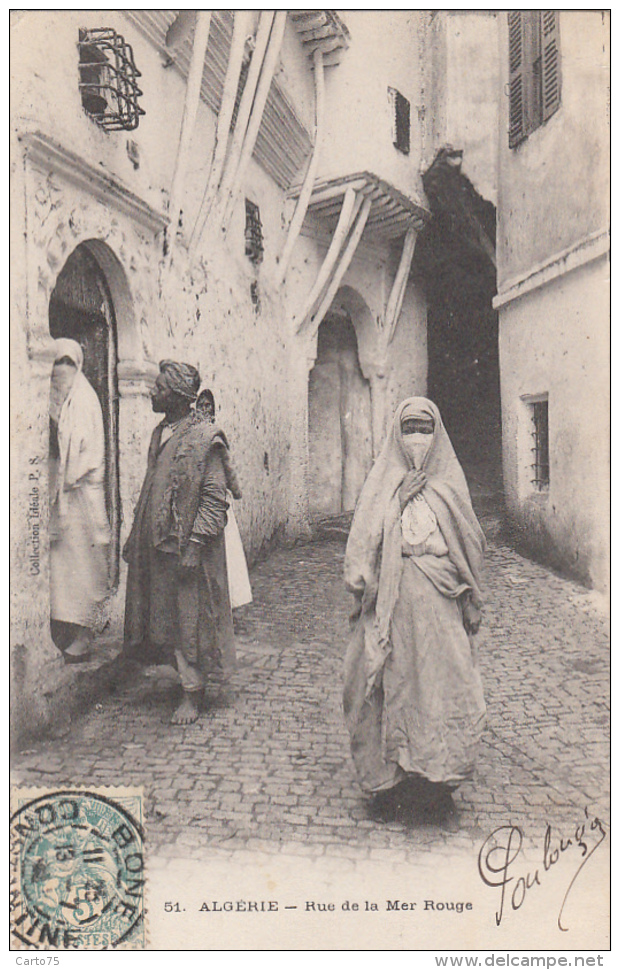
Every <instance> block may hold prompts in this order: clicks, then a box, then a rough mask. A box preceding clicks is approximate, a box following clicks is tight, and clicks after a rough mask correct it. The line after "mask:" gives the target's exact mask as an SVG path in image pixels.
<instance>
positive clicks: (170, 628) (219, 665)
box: [123, 412, 235, 680]
mask: <svg viewBox="0 0 620 970" xmlns="http://www.w3.org/2000/svg"><path fill="white" fill-rule="evenodd" d="M165 427H166V424H165V422H162V424H160V425H158V427H157V428H155V431H154V432H153V436H152V438H151V444H150V447H149V454H148V465H147V472H146V477H145V480H144V484H143V486H142V491H141V494H140V498H139V500H138V505H137V507H136V513H135V518H134V524H133V528H132V530H131V534H130V536H129V539H128V540H127V543H126V545H125V549H124V552H123V555H124V558H125V559H126V561H127V562H128V563H129V573H128V577H127V599H126V608H125V650H126V653H127V655H128V656H130V657H131V656H133V657H134V658H136V659H139V660H141V661H142V662H144V663H166V662H171V660H172V657H173V656H174V651H181V653H182V654H183V658H184V660H185V661H186V662H187V664H190V665H192V666H193V667H195V668H196V669H197V670H199V671H200V673H201V674H202V675H203V677H204V678H208V679H212V680H213V679H214V680H221V679H225V678H226V677H227V676H228V675H229V674H230V673H231V672H232V670H233V669H234V664H235V648H234V632H233V623H232V613H231V607H230V597H229V591H228V579H227V571H226V551H225V545H224V527H225V525H226V508H227V503H226V467H225V462H226V458H227V442H226V437H225V435H224V434H223V432H222V431H220V430H218V429H217V428H215V427H214V426H213V425H209V424H207V423H206V422H205V421H203V420H202V419H201V418H200V417H199V416H198V415H196V414H195V412H191V414H190V415H188V417H187V418H184V419H183V420H182V421H181V423H180V424H179V425H178V426H177V427H176V428H175V429H174V431H173V433H172V435H171V437H170V438H169V439H168V440H167V441H165V442H164V444H163V445H162V444H161V439H162V433H163V431H164V429H165ZM190 542H198V543H200V545H199V547H198V548H199V552H200V555H199V559H200V565H199V566H195V567H193V568H187V567H185V566H184V563H185V562H186V561H187V554H188V550H189V544H190Z"/></svg>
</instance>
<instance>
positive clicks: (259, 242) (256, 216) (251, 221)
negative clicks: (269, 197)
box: [245, 199, 264, 265]
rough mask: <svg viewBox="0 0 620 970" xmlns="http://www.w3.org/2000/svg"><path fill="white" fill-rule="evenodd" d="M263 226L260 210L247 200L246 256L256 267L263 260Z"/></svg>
mask: <svg viewBox="0 0 620 970" xmlns="http://www.w3.org/2000/svg"><path fill="white" fill-rule="evenodd" d="M263 251H264V246H263V226H262V223H261V221H260V209H259V208H258V206H257V205H256V203H254V202H250V200H249V199H246V200H245V255H246V256H247V257H248V258H249V259H250V260H251V261H252V262H253V263H254V264H255V265H256V264H258V263H261V262H262V259H263Z"/></svg>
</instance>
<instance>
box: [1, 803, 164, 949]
mask: <svg viewBox="0 0 620 970" xmlns="http://www.w3.org/2000/svg"><path fill="white" fill-rule="evenodd" d="M142 819H143V812H142V790H141V789H131V788H99V789H98V788H93V789H89V790H84V789H72V788H67V789H49V790H45V789H41V788H37V789H24V788H18V789H14V790H13V792H12V795H11V820H10V860H11V896H10V924H11V947H12V948H13V949H25V948H28V949H43V950H106V949H118V948H123V949H143V948H144V947H145V940H146V926H145V910H144V887H145V876H144V832H143V825H142Z"/></svg>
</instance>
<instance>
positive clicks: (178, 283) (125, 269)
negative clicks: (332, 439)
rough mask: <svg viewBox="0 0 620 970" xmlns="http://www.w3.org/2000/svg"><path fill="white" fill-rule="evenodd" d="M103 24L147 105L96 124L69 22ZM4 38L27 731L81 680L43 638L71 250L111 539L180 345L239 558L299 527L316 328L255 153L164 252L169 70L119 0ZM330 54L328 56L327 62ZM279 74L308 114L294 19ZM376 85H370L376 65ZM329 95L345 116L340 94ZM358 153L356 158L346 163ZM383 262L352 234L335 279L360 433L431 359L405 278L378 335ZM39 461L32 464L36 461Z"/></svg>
mask: <svg viewBox="0 0 620 970" xmlns="http://www.w3.org/2000/svg"><path fill="white" fill-rule="evenodd" d="M102 24H105V25H110V26H114V27H115V28H116V29H117V30H119V32H120V33H122V34H123V35H124V36H125V39H126V40H127V41H128V42H130V43H131V44H132V46H133V48H134V55H135V59H136V63H137V64H138V66H139V69H140V70H141V71H142V79H141V86H142V88H143V90H144V92H145V94H144V99H143V100H142V102H141V103H142V105H143V107H145V109H146V111H147V113H146V116H145V117H143V118H142V119H141V122H140V126H139V128H138V129H137V131H135V132H111V133H105V132H103V131H102V130H100V129H99V128H98V127H97V126H96V125H95V124H94V123H93V122H92V120H90V119H89V118H87V117H86V115H85V114H84V112H83V110H82V107H81V103H80V98H79V92H78V87H77V81H78V77H77V50H76V43H77V36H78V28H79V27H80V26H84V27H89V26H101V25H102ZM52 35H53V36H54V41H55V42H54V44H53V45H52V44H49V37H50V36H52ZM12 44H13V48H12V57H13V63H14V64H16V65H18V66H19V72H18V77H17V78H16V82H15V84H14V86H13V104H12V112H13V114H12V118H13V121H14V124H13V136H14V137H13V140H12V156H11V166H12V203H13V204H12V207H11V216H12V230H11V231H12V243H13V249H12V252H13V258H14V262H15V271H14V273H13V274H12V294H11V301H12V303H11V306H12V333H13V340H12V345H11V354H12V360H11V364H12V373H11V378H12V387H13V395H14V396H13V402H12V405H13V406H12V432H11V433H12V442H11V443H12V451H13V467H12V475H13V481H12V486H13V492H12V514H13V530H12V548H11V552H12V564H13V582H12V597H13V600H12V606H13V613H12V616H13V647H12V657H13V676H14V692H13V697H14V701H15V704H16V712H15V720H14V724H15V727H16V730H17V731H19V729H20V727H19V726H20V724H22V725H24V726H26V725H27V727H28V729H29V730H35V729H37V726H41V725H44V724H45V723H48V722H49V720H50V718H52V717H53V716H54V708H55V705H56V706H57V705H58V698H59V696H61V694H62V691H65V694H62V696H63V698H64V699H65V700H66V698H67V697H68V696H69V695H68V694H67V693H66V692H67V691H68V692H69V694H70V693H71V691H75V674H74V671H73V670H72V669H70V668H66V667H64V666H63V664H62V659H61V658H60V657H59V654H58V651H57V649H56V648H55V647H54V645H53V644H52V642H51V639H50V636H49V540H48V518H49V509H48V482H47V454H48V404H49V380H50V375H51V369H52V355H53V345H52V341H51V338H50V336H49V329H48V306H49V298H50V295H51V293H52V291H53V288H54V285H55V283H56V280H57V278H58V274H59V273H60V272H61V270H62V268H63V266H64V264H65V262H66V260H67V258H68V257H69V255H70V254H71V252H73V251H74V250H75V248H76V247H77V246H79V245H81V244H84V245H87V246H88V247H89V250H90V251H91V253H92V254H93V255H94V256H95V258H96V259H97V261H98V262H99V264H100V266H101V268H102V270H103V272H104V274H105V276H106V279H107V281H108V284H109V286H110V289H111V293H112V302H113V304H114V309H115V314H116V322H117V330H118V356H119V360H118V377H119V393H120V416H119V452H120V456H119V457H120V491H121V514H122V526H121V543H122V542H123V541H124V539H125V538H126V536H127V533H128V530H129V528H130V525H131V522H132V518H133V511H134V508H135V504H136V501H137V497H138V493H139V489H140V485H141V482H142V479H143V475H144V469H145V459H146V451H147V448H148V442H149V438H150V434H151V430H152V428H153V427H154V425H155V423H156V420H157V419H156V418H155V416H154V415H153V413H152V410H151V407H150V400H149V388H150V385H151V383H152V381H153V379H154V376H155V374H156V372H157V362H158V361H159V360H160V359H161V358H162V357H173V358H174V357H177V358H180V359H184V360H188V361H191V362H192V363H194V364H196V365H197V366H198V367H199V369H200V371H201V375H202V378H203V383H204V384H205V385H207V386H210V387H211V388H212V389H213V391H214V394H215V398H216V402H217V412H218V420H220V421H221V424H222V426H223V427H224V429H225V431H226V433H227V435H228V436H229V440H230V442H231V445H232V454H233V461H234V463H235V465H236V467H237V469H238V472H239V477H240V480H241V485H242V489H243V500H242V501H241V502H240V503H238V504H237V507H236V509H235V512H236V516H237V519H238V522H239V527H240V530H241V534H242V538H243V541H244V546H245V548H246V553H247V554H248V558H249V559H250V561H251V560H253V559H255V558H256V557H257V556H259V555H260V554H261V550H262V549H263V547H264V546H265V545H266V544H268V543H269V542H270V541H272V539H274V538H275V537H278V536H280V535H286V536H288V537H290V538H294V537H295V536H299V535H300V534H303V533H304V532H305V531H307V529H308V375H309V371H310V370H311V368H312V366H313V364H314V361H315V359H316V335H310V336H309V337H304V338H303V339H302V338H300V337H299V336H297V334H296V328H295V313H296V311H297V310H298V308H299V307H300V305H301V303H302V302H303V298H304V297H305V296H306V294H307V293H308V292H309V291H310V289H311V287H312V284H313V282H314V279H315V278H316V273H317V271H318V268H319V266H320V262H321V260H322V258H323V256H324V252H325V247H324V245H323V244H322V243H319V242H318V241H317V240H315V239H312V238H308V237H300V239H299V241H298V243H297V245H296V247H295V250H294V253H293V257H292V259H291V264H290V269H289V272H288V274H287V280H286V284H285V286H283V287H279V288H277V287H276V285H275V283H274V281H273V274H274V269H275V266H276V258H277V256H278V255H279V253H280V252H281V250H282V246H283V244H284V239H285V229H286V223H285V221H283V218H282V213H283V211H284V193H283V191H282V189H281V188H279V187H278V186H277V185H276V183H275V182H274V181H273V180H272V179H271V178H270V177H269V176H268V175H267V174H266V173H265V172H264V171H263V170H262V169H261V168H260V167H259V166H258V165H257V164H256V163H255V162H254V161H252V162H251V163H250V166H249V168H248V171H247V176H246V180H245V184H244V185H243V186H242V191H241V193H240V197H239V202H238V204H237V206H236V209H235V212H234V216H233V219H232V221H231V224H230V227H229V229H228V232H227V234H226V235H224V234H223V233H221V232H219V231H217V232H215V233H210V234H209V233H207V235H206V236H205V238H204V241H203V245H202V247H201V248H200V249H199V251H198V253H197V254H196V258H195V260H194V261H193V262H192V263H191V264H190V262H189V258H188V253H187V249H186V248H185V246H184V244H183V240H182V237H179V239H177V240H173V242H174V243H175V244H174V246H173V248H172V258H171V259H170V258H166V257H165V252H166V244H169V243H170V232H169V230H168V227H167V216H166V206H167V198H168V193H169V190H170V184H171V179H172V173H173V169H174V163H175V158H176V148H177V144H178V135H179V125H180V119H181V115H182V109H183V103H184V96H185V82H184V81H183V79H182V78H181V77H180V75H179V74H178V73H177V72H176V71H175V70H174V69H168V70H165V69H163V68H162V62H161V58H160V55H159V54H158V53H157V51H156V50H155V49H154V48H153V47H152V46H151V45H150V44H149V43H148V42H147V41H146V40H145V39H144V38H143V37H142V35H141V34H140V33H139V32H138V31H137V30H135V29H134V28H133V26H132V25H131V24H130V23H129V22H128V21H126V20H124V19H123V17H122V14H120V13H115V12H113V11H106V12H105V15H104V14H102V13H101V12H99V13H97V12H95V11H87V12H81V13H73V12H64V13H62V14H59V13H55V14H54V13H48V12H29V13H27V14H25V15H24V16H22V17H21V18H17V25H16V27H15V28H14V30H13V40H12ZM403 44H404V41H403ZM295 45H297V48H296V47H295ZM401 47H402V44H401ZM403 49H404V48H403ZM369 50H370V49H369V48H368V49H367V50H366V55H365V56H370V54H369ZM348 53H350V52H347V55H348ZM382 57H383V58H385V50H384V51H383V54H382ZM339 70H340V68H334V69H330V71H332V79H333V78H335V77H336V72H338V71H339ZM280 73H281V79H282V78H286V81H287V85H288V84H290V90H289V89H288V88H287V96H288V97H290V99H291V101H294V105H295V110H296V112H297V114H298V116H299V117H302V118H303V119H304V120H307V119H308V118H312V117H313V116H314V101H313V82H312V76H311V72H310V70H309V67H308V63H307V58H305V55H303V53H302V51H301V46H300V45H299V43H298V41H297V39H296V36H295V34H294V33H291V30H290V25H289V26H287V31H286V36H285V43H284V46H283V53H282V57H281V72H280ZM366 73H367V72H366ZM386 76H387V75H386ZM360 77H361V75H360ZM360 77H358V83H361V81H360ZM282 83H283V84H284V80H282ZM386 83H387V81H386ZM390 83H392V81H391V80H390ZM394 83H396V84H397V85H398V84H400V83H401V79H400V78H397V79H396V81H395V82H394ZM370 86H371V87H372V88H373V89H374V76H373V81H372V85H370ZM291 92H293V93H294V97H293V94H291ZM403 93H406V92H403ZM334 110H335V106H334V107H333V108H332V111H334ZM340 111H341V117H342V118H343V119H345V118H347V119H348V105H347V104H346V103H345V104H344V105H341V106H340ZM214 128H215V126H214V116H213V113H212V112H211V110H210V109H209V108H208V106H206V105H205V104H203V103H201V105H200V107H199V112H198V118H197V124H196V130H195V135H194V142H193V150H192V154H191V159H190V166H189V170H188V173H187V178H186V183H185V197H184V201H183V227H184V229H185V230H187V228H189V226H190V225H191V220H192V219H193V218H195V214H196V211H197V206H198V203H199V201H200V198H201V197H202V192H203V190H204V186H205V183H206V174H207V172H208V165H209V163H210V158H211V150H212V144H213V136H214ZM162 132H165V136H166V137H164V138H162ZM129 141H135V143H136V145H137V146H138V153H139V167H138V168H137V169H136V168H134V165H133V164H132V163H131V162H130V160H129V157H128V154H127V144H128V142H129ZM394 151H395V150H394ZM399 161H400V160H399ZM357 164H358V161H357V158H355V157H353V155H352V157H351V158H350V162H349V165H348V171H353V170H355V167H356V166H357ZM407 165H408V166H409V165H410V162H409V160H407ZM380 174H384V173H380ZM396 174H398V173H396ZM244 196H247V197H248V198H251V199H252V200H253V201H254V202H256V203H257V204H258V205H259V206H260V210H261V217H262V222H263V233H264V242H265V253H264V259H263V261H262V263H260V264H259V265H258V266H254V265H253V264H252V263H251V262H250V261H249V260H248V258H247V257H246V256H245V239H244V220H245V215H244ZM386 249H387V247H386ZM394 272H395V265H394V262H393V256H392V254H390V253H389V252H387V251H376V250H373V249H372V248H370V249H367V248H365V247H364V246H362V247H361V248H360V253H359V255H358V256H357V257H356V259H355V260H354V262H353V264H352V265H351V267H350V269H349V270H348V272H347V274H346V276H345V278H344V280H343V285H342V288H341V294H339V295H338V299H340V297H341V296H342V298H343V299H344V300H345V303H346V306H347V309H348V310H349V311H350V310H351V308H352V309H353V310H354V311H355V313H354V314H352V320H353V323H354V326H355V328H356V337H357V341H358V351H359V357H360V364H361V367H362V372H363V373H364V376H365V379H366V380H368V381H369V382H370V393H371V406H372V416H371V417H372V420H371V424H372V427H371V432H372V436H373V448H376V447H377V442H379V441H380V440H381V436H382V433H383V423H382V422H383V419H384V414H385V403H384V402H385V399H386V388H387V386H388V384H390V381H392V382H393V383H394V382H395V387H397V388H400V387H401V386H404V385H405V384H408V383H411V380H412V378H411V376H410V375H409V372H408V368H409V369H410V371H411V373H412V374H420V375H421V374H422V371H423V368H424V366H425V365H424V364H423V361H422V357H423V355H424V325H425V311H424V306H423V303H422V301H421V298H420V297H419V296H417V295H415V294H412V292H410V290H411V288H410V290H409V291H408V293H407V296H406V298H405V302H404V305H403V312H402V315H401V322H400V324H399V330H398V331H397V334H396V336H395V339H394V342H393V344H392V345H391V347H390V348H387V349H386V348H385V346H384V345H383V343H382V331H381V323H382V319H383V313H384V309H385V301H386V299H387V296H388V295H389V287H390V286H391V282H392V279H393V275H394ZM353 317H355V319H353ZM392 371H393V374H394V377H393V378H391V377H390V374H391V373H392ZM408 375H409V376H408ZM417 379H418V378H417V377H416V378H415V379H414V382H415V381H417ZM390 386H392V385H391V384H390ZM394 393H395V392H394ZM35 472H36V475H37V477H36V478H30V476H31V475H34V474H35ZM35 487H36V493H33V488H35ZM35 547H36V548H35ZM35 553H36V554H35ZM33 557H34V558H33ZM125 568H126V567H125V566H124V564H123V563H121V579H120V585H119V588H118V590H116V591H115V592H114V593H113V595H112V596H111V597H110V600H109V603H108V604H107V610H108V618H109V620H110V627H109V635H110V636H111V637H112V638H116V639H117V640H118V638H119V637H120V636H121V631H122V613H123V602H124V583H125V579H126V576H125ZM59 691H60V694H59Z"/></svg>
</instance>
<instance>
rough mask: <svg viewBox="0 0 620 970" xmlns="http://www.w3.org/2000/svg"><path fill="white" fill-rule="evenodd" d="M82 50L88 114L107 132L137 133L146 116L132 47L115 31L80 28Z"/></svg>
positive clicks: (83, 89)
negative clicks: (142, 119) (141, 118)
mask: <svg viewBox="0 0 620 970" xmlns="http://www.w3.org/2000/svg"><path fill="white" fill-rule="evenodd" d="M78 50H79V69H80V82H79V88H80V93H81V96H82V106H83V107H84V110H85V111H86V112H87V113H88V114H89V115H90V116H91V118H92V119H93V120H94V121H96V123H97V124H98V125H100V126H101V127H102V128H105V129H106V131H121V130H124V131H133V130H134V129H135V128H137V127H138V124H139V122H140V116H141V115H143V114H145V112H144V110H143V109H142V108H141V107H140V105H139V104H138V98H139V97H140V96H141V95H142V93H143V92H142V91H141V90H140V88H139V87H138V84H137V78H139V77H141V74H140V71H139V70H138V69H137V67H136V65H135V63H134V59H133V50H132V49H131V45H130V44H127V43H126V42H125V40H124V39H123V37H121V36H120V34H117V33H116V31H115V30H114V29H113V28H111V27H97V28H95V29H93V30H86V29H84V28H80V32H79V41H78Z"/></svg>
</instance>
